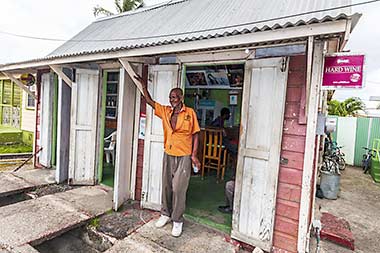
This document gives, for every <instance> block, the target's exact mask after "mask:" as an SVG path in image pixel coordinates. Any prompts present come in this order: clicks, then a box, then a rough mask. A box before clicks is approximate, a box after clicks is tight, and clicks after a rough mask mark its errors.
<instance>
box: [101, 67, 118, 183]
mask: <svg viewBox="0 0 380 253" xmlns="http://www.w3.org/2000/svg"><path fill="white" fill-rule="evenodd" d="M104 83H105V88H104V90H103V95H105V106H104V110H105V111H104V122H103V125H104V128H102V129H103V130H102V131H103V138H104V144H103V149H104V150H103V159H102V160H103V161H102V166H103V167H102V170H101V171H102V175H101V177H100V182H101V183H102V184H105V185H108V186H111V187H113V185H114V177H115V160H116V157H115V155H116V130H117V109H118V106H117V103H118V86H119V72H118V71H117V72H113V71H105V72H104ZM103 103H104V102H103Z"/></svg>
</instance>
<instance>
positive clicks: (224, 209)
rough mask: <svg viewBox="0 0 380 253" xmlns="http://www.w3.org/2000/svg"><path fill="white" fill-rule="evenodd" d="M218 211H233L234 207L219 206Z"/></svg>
mask: <svg viewBox="0 0 380 253" xmlns="http://www.w3.org/2000/svg"><path fill="white" fill-rule="evenodd" d="M218 211H219V212H222V213H232V208H231V207H230V206H219V207H218Z"/></svg>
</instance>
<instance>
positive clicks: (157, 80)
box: [141, 65, 178, 210]
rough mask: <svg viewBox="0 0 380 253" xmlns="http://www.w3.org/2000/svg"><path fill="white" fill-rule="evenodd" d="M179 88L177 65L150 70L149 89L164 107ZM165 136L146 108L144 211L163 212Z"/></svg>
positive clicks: (142, 203)
mask: <svg viewBox="0 0 380 253" xmlns="http://www.w3.org/2000/svg"><path fill="white" fill-rule="evenodd" d="M175 87H178V65H154V66H150V67H149V78H148V89H149V92H150V94H151V96H152V98H153V99H154V100H155V101H157V102H158V103H161V104H164V105H165V104H168V103H169V92H170V90H171V89H172V88H175ZM163 154H164V132H163V129H162V122H161V119H160V118H158V117H156V116H154V111H153V109H152V108H151V107H150V106H149V105H147V109H146V130H145V141H144V165H143V185H142V196H141V205H142V207H144V208H150V209H154V210H159V209H160V208H161V189H162V158H163Z"/></svg>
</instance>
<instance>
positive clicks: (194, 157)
mask: <svg viewBox="0 0 380 253" xmlns="http://www.w3.org/2000/svg"><path fill="white" fill-rule="evenodd" d="M191 161H192V162H193V164H195V166H197V168H198V169H201V162H200V161H199V159H198V157H197V156H196V155H192V156H191Z"/></svg>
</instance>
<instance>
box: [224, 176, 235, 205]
mask: <svg viewBox="0 0 380 253" xmlns="http://www.w3.org/2000/svg"><path fill="white" fill-rule="evenodd" d="M234 193H235V180H230V181H227V182H226V186H225V195H226V205H227V206H229V207H231V208H233V207H234Z"/></svg>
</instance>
